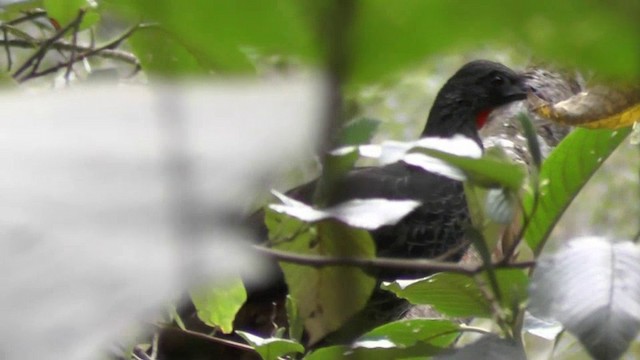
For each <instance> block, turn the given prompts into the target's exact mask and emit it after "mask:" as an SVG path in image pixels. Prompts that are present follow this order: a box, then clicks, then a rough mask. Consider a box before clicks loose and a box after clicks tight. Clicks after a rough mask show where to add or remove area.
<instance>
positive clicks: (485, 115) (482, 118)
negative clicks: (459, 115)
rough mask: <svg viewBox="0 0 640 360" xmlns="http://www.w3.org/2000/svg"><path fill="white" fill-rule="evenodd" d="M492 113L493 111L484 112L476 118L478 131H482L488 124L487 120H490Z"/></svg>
mask: <svg viewBox="0 0 640 360" xmlns="http://www.w3.org/2000/svg"><path fill="white" fill-rule="evenodd" d="M490 113H491V109H486V110H482V111H480V112H479V113H478V115H477V116H476V128H477V129H478V130H480V129H482V127H483V126H484V124H486V123H487V119H488V118H489V114H490Z"/></svg>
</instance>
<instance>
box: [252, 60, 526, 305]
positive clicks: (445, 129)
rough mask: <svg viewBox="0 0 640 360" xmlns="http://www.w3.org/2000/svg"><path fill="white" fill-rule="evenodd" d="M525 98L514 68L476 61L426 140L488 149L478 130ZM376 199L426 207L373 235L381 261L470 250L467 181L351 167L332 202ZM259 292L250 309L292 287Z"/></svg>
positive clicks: (305, 195) (449, 89) (438, 108)
mask: <svg viewBox="0 0 640 360" xmlns="http://www.w3.org/2000/svg"><path fill="white" fill-rule="evenodd" d="M526 96H527V87H526V86H525V84H524V81H523V78H522V77H521V76H520V75H519V74H517V73H516V72H514V71H513V70H511V69H509V68H508V67H506V66H504V65H502V64H499V63H496V62H491V61H484V60H477V61H472V62H470V63H467V64H466V65H464V66H463V67H462V68H461V69H460V70H458V72H456V73H455V74H454V75H453V76H452V77H451V78H450V79H449V80H448V81H447V82H446V83H445V84H444V86H443V87H442V89H441V90H440V91H439V93H438V95H437V96H436V98H435V101H434V104H433V106H432V108H431V111H430V113H429V117H428V119H427V125H426V127H425V129H424V131H423V132H422V134H421V135H420V137H421V138H424V137H440V138H452V137H454V136H456V135H459V136H464V137H467V138H469V139H471V140H473V141H475V142H476V143H477V144H478V146H480V148H482V142H481V140H480V137H479V135H478V130H479V129H480V128H482V127H483V126H484V125H485V123H486V121H487V118H488V116H489V114H490V113H491V111H492V110H493V109H495V108H497V107H500V106H501V105H504V104H507V103H510V102H514V101H518V100H523V99H525V98H526ZM316 186H317V180H315V181H312V182H309V183H307V184H304V185H302V186H299V187H297V188H295V189H293V190H290V191H289V192H288V193H287V195H289V196H290V197H293V198H295V199H297V200H299V201H302V202H306V203H310V202H311V201H312V198H313V194H314V192H315V189H316ZM370 198H386V199H392V200H417V201H419V202H420V203H421V205H420V206H419V207H418V208H416V209H415V210H414V211H412V212H411V213H410V214H408V215H407V216H406V217H404V218H403V219H402V220H401V221H400V222H398V223H397V224H395V225H390V226H384V227H382V228H379V229H377V230H375V231H372V233H371V234H372V236H373V239H374V241H375V244H376V249H377V256H385V257H400V258H435V257H441V256H443V255H445V256H446V259H445V260H449V261H458V260H459V259H460V257H461V256H462V254H463V253H464V251H465V249H466V246H464V245H465V240H464V232H465V229H466V228H467V227H468V226H469V225H470V222H471V220H470V215H469V211H468V208H467V202H466V199H465V195H464V187H463V183H462V182H461V181H458V180H454V179H451V178H449V177H446V176H443V175H439V174H436V173H432V172H428V171H426V170H424V169H423V168H420V167H417V166H413V165H410V164H408V163H405V162H403V161H399V162H396V163H393V164H389V165H386V166H382V167H361V168H356V169H353V170H351V171H350V172H348V173H347V174H346V175H345V176H344V177H343V178H342V179H340V180H339V181H338V182H337V183H336V184H335V188H334V190H333V191H332V192H330V195H329V198H328V199H326V200H327V205H329V206H331V205H335V204H339V203H342V202H345V201H349V200H353V199H370ZM254 221H255V222H256V223H260V224H261V223H262V214H261V213H258V214H257V216H256V217H254ZM261 225H262V224H261ZM261 232H262V234H261V237H262V238H266V229H265V228H264V225H262V226H261ZM452 250H453V251H452ZM376 275H377V276H378V278H380V279H385V280H386V279H395V278H398V277H403V276H413V277H417V276H416V275H424V274H415V273H406V272H398V271H384V272H379V273H377V274H376ZM253 290H254V291H251V292H250V296H249V300H248V302H247V304H251V303H253V302H263V303H264V302H265V300H266V301H267V302H269V301H270V300H269V299H274V298H277V297H281V296H282V294H283V293H284V292H285V291H286V286H285V284H284V281H283V280H282V278H279V279H278V280H277V281H276V282H275V283H270V284H265V285H264V286H263V287H261V288H260V289H253ZM387 296H392V295H390V294H387ZM374 298H376V296H374ZM378 298H379V297H378ZM385 302H386V300H385V301H382V303H385ZM393 307H395V305H394V306H393ZM396 315H397V314H396Z"/></svg>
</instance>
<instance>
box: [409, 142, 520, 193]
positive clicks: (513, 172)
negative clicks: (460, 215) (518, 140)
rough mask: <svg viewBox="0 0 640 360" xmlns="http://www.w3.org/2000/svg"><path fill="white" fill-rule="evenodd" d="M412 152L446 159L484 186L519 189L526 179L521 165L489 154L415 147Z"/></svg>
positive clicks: (470, 178) (476, 182)
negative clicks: (475, 156)
mask: <svg viewBox="0 0 640 360" xmlns="http://www.w3.org/2000/svg"><path fill="white" fill-rule="evenodd" d="M412 152H420V153H423V154H426V155H429V156H433V157H435V158H438V159H441V160H444V161H446V162H448V163H449V164H451V165H453V166H455V167H458V168H460V169H461V170H462V171H464V173H465V175H467V177H468V178H469V181H471V182H473V183H475V184H478V185H481V186H484V187H505V188H508V189H512V190H518V189H520V187H521V186H522V182H523V181H524V179H525V173H524V170H523V168H522V166H521V165H518V164H514V163H512V162H509V161H506V160H502V159H495V158H493V157H489V156H483V157H482V158H480V159H473V158H470V157H466V156H457V155H452V154H449V153H446V152H443V151H438V150H434V149H426V148H414V149H413V150H412Z"/></svg>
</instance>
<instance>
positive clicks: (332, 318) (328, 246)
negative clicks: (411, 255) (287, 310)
mask: <svg viewBox="0 0 640 360" xmlns="http://www.w3.org/2000/svg"><path fill="white" fill-rule="evenodd" d="M266 216H267V221H266V224H267V227H268V228H269V234H270V238H271V239H274V237H275V238H277V239H279V240H278V241H277V242H276V244H275V246H274V247H275V248H277V249H279V250H285V251H292V252H296V253H301V254H312V255H323V256H334V257H365V258H372V257H374V255H375V248H374V244H373V240H372V239H371V236H370V235H369V233H368V232H366V231H364V230H357V229H353V228H349V227H348V226H346V225H343V224H341V223H338V222H335V221H322V222H320V223H318V224H316V225H314V226H310V227H305V226H304V224H303V223H301V222H300V221H298V220H296V219H292V218H289V217H287V216H286V215H281V214H277V213H275V212H273V211H267V213H266ZM269 218H270V219H269ZM274 218H277V219H278V220H274ZM278 224H282V225H283V226H284V227H285V228H289V229H297V230H294V231H293V232H291V233H290V234H289V238H288V239H287V240H284V239H286V238H287V236H286V235H283V234H282V231H281V230H279V229H278V226H277V225H278ZM280 266H281V267H282V270H283V272H284V277H285V281H286V283H287V285H288V287H289V292H290V294H291V296H292V297H293V298H294V300H295V302H296V303H297V304H298V310H299V313H300V316H301V317H302V318H303V319H304V320H305V327H306V329H307V332H308V333H309V341H310V343H314V342H316V341H318V340H319V339H321V338H322V337H324V336H325V335H326V334H328V333H330V332H332V331H335V330H337V329H338V328H340V327H341V326H342V325H343V324H344V323H345V322H346V321H347V320H348V319H349V318H350V317H351V316H352V315H354V314H355V313H356V312H358V311H359V310H360V309H362V308H363V307H364V305H365V304H366V303H367V301H368V299H369V296H370V295H371V292H372V291H373V288H374V287H375V279H374V278H372V277H370V276H369V275H367V274H366V273H365V272H364V271H363V270H361V269H359V268H354V267H348V266H330V267H322V268H314V267H310V266H304V265H296V264H291V263H286V262H281V263H280Z"/></svg>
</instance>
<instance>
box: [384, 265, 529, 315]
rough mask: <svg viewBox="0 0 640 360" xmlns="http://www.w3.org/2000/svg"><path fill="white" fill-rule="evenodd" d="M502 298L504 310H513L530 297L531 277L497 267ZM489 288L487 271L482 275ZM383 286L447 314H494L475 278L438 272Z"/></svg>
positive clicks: (414, 301) (497, 278)
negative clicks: (528, 292) (528, 288)
mask: <svg viewBox="0 0 640 360" xmlns="http://www.w3.org/2000/svg"><path fill="white" fill-rule="evenodd" d="M495 275H496V280H497V282H498V287H499V289H500V293H501V294H502V297H501V301H502V305H503V307H504V308H505V309H513V306H514V304H520V303H522V302H523V301H524V300H525V299H526V298H527V285H528V278H527V276H526V274H524V272H523V271H521V270H517V269H497V270H495ZM479 279H480V280H481V281H482V282H483V283H484V284H483V285H482V286H483V287H487V289H486V290H489V289H488V281H487V276H486V274H483V275H481V276H480V278H479ZM382 288H383V289H385V290H389V291H391V292H393V293H395V294H396V295H397V296H399V297H402V298H405V299H407V300H409V301H410V302H411V303H413V304H426V305H431V306H433V307H434V308H435V309H436V310H437V311H439V312H441V313H442V314H444V315H448V316H454V317H466V316H478V317H491V315H492V312H491V304H490V303H489V301H488V300H487V299H486V298H485V296H484V295H483V292H482V290H481V289H480V287H479V285H478V281H476V280H474V278H472V277H470V276H467V275H462V274H454V273H438V274H435V275H432V276H429V277H427V278H424V279H420V280H417V281H406V280H397V281H394V282H391V283H384V284H383V285H382Z"/></svg>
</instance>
